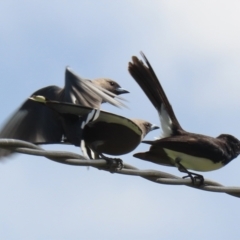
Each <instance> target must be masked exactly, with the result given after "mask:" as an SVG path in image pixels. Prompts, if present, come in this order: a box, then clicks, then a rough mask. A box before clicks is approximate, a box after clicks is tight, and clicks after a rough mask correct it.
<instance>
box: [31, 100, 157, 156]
mask: <svg viewBox="0 0 240 240" xmlns="http://www.w3.org/2000/svg"><path fill="white" fill-rule="evenodd" d="M31 99H32V100H34V101H37V102H39V103H43V104H45V105H46V107H48V108H50V109H52V110H54V111H55V112H56V113H57V114H59V116H60V118H61V120H62V124H63V129H64V130H63V132H62V134H63V137H62V143H71V144H73V145H75V146H78V147H79V146H81V148H82V151H83V152H84V154H85V155H87V156H88V157H89V158H91V159H98V158H99V157H101V158H104V159H106V160H108V159H110V158H108V157H106V156H104V155H103V154H109V155H115V156H116V155H123V154H126V153H129V152H131V151H133V150H134V149H135V148H136V147H137V146H138V145H139V143H140V142H141V141H142V140H143V138H144V137H145V136H146V135H147V134H148V133H149V132H150V131H152V130H155V129H159V127H158V126H155V125H153V124H151V123H149V122H147V121H145V120H141V119H128V118H125V117H122V116H119V115H116V114H113V113H110V112H106V111H99V109H93V108H89V107H83V106H80V105H77V104H70V103H63V102H58V101H50V100H48V99H46V98H44V97H42V96H35V97H32V98H31ZM95 114H97V115H98V116H97V117H96V118H95ZM86 118H88V119H91V118H93V121H88V122H87V123H86V124H82V123H83V122H84V121H85V119H86ZM45 143H48V142H45ZM51 143H52V142H51ZM55 143H60V141H59V142H55Z"/></svg>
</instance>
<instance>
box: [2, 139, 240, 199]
mask: <svg viewBox="0 0 240 240" xmlns="http://www.w3.org/2000/svg"><path fill="white" fill-rule="evenodd" d="M0 148H4V149H7V150H10V151H12V152H18V153H24V154H29V155H35V156H42V157H45V158H48V159H49V160H52V161H55V162H58V163H62V164H68V165H75V166H90V167H94V168H97V169H99V170H104V171H108V172H111V173H118V174H124V175H132V176H139V177H142V178H144V179H146V180H149V181H152V182H155V183H160V184H168V185H185V186H187V187H192V188H196V189H200V190H204V191H209V192H221V193H226V194H229V195H231V196H234V197H238V198H240V187H225V186H223V185H221V184H220V183H217V182H214V181H212V180H208V179H205V180H204V185H201V186H197V185H193V184H192V181H191V179H182V178H180V177H178V176H175V175H172V174H169V173H166V172H162V171H158V170H140V169H138V168H136V167H134V166H131V165H129V164H127V163H123V168H122V169H118V168H117V166H118V165H117V161H116V163H115V166H114V163H113V165H111V168H109V163H108V162H107V161H106V160H104V159H97V160H90V159H88V158H86V157H84V156H82V155H79V154H76V153H71V152H67V151H47V150H44V149H43V148H41V147H39V146H38V145H35V144H32V143H29V142H25V141H21V140H16V139H0Z"/></svg>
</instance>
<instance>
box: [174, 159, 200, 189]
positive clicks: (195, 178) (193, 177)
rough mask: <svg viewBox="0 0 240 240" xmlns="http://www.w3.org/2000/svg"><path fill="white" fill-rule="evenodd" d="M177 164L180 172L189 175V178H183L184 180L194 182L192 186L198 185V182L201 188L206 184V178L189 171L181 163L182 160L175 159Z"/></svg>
mask: <svg viewBox="0 0 240 240" xmlns="http://www.w3.org/2000/svg"><path fill="white" fill-rule="evenodd" d="M175 162H176V164H177V166H178V170H179V171H180V172H183V173H187V174H188V175H187V176H183V177H182V178H188V177H189V178H191V180H192V184H193V185H196V183H197V182H199V186H201V185H203V183H204V177H203V176H202V175H200V174H197V173H193V172H190V171H188V170H187V169H186V168H185V167H184V166H183V165H182V164H181V163H180V162H181V159H180V158H176V159H175Z"/></svg>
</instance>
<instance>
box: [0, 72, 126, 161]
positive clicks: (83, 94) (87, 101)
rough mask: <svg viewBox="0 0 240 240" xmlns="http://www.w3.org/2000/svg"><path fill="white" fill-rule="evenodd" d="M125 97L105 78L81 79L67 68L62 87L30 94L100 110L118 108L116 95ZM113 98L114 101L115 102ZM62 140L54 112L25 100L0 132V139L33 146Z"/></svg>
mask: <svg viewBox="0 0 240 240" xmlns="http://www.w3.org/2000/svg"><path fill="white" fill-rule="evenodd" d="M123 93H128V91H127V90H125V89H123V88H121V87H120V85H119V84H118V83H117V82H115V81H113V80H111V79H107V78H99V79H95V80H92V81H90V80H88V79H83V78H81V77H79V76H78V75H76V74H75V73H74V72H73V71H72V70H71V69H70V68H66V72H65V86H64V87H63V88H60V87H57V86H48V87H45V88H42V89H39V90H37V91H36V92H34V93H33V94H32V96H34V95H43V96H45V97H46V98H48V99H51V100H56V101H62V102H69V103H74V104H79V105H82V106H87V107H91V108H100V105H101V103H103V102H109V103H111V104H113V105H115V106H117V107H121V106H123V105H124V104H123V103H121V101H120V100H121V99H122V98H120V97H118V96H117V95H119V94H123ZM114 97H115V98H114ZM61 137H62V124H61V121H60V119H59V116H58V115H57V114H56V112H54V111H52V110H51V109H49V108H47V107H46V106H44V105H41V104H38V103H36V102H34V101H31V100H29V99H28V100H26V101H25V102H24V103H23V104H22V106H21V107H20V108H19V109H18V110H17V111H16V112H15V113H14V114H13V115H12V116H11V117H10V119H9V120H8V121H7V122H6V124H5V126H3V128H2V129H1V131H0V138H14V139H20V140H25V141H29V142H32V143H43V142H57V141H60V139H61ZM9 153H10V152H9V151H8V150H4V149H0V157H1V156H5V155H8V154H9Z"/></svg>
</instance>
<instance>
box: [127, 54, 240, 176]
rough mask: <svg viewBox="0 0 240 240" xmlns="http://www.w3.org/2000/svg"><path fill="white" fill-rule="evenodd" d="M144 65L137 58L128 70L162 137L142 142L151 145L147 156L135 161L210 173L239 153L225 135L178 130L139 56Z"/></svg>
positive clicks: (162, 94) (148, 67) (236, 144)
mask: <svg viewBox="0 0 240 240" xmlns="http://www.w3.org/2000/svg"><path fill="white" fill-rule="evenodd" d="M142 56H143V58H144V60H145V62H146V65H145V64H144V63H143V62H142V61H140V60H139V59H138V58H137V57H132V62H130V63H129V67H128V70H129V72H130V74H131V75H132V77H133V78H134V79H135V80H136V82H137V83H138V84H139V86H140V87H141V88H142V90H143V91H144V92H145V94H146V95H147V97H148V98H149V100H150V101H151V102H152V104H153V106H154V107H155V108H156V110H157V112H158V114H159V117H160V122H161V126H162V131H163V134H162V136H160V139H158V140H155V141H144V142H145V143H148V144H150V145H151V147H150V150H149V151H147V152H142V153H136V154H134V156H135V157H137V158H140V159H143V160H147V161H151V162H154V163H157V164H162V165H167V166H175V167H178V168H179V170H180V171H182V172H186V173H188V174H189V176H190V177H191V179H192V180H194V179H193V176H197V177H202V176H201V175H198V174H194V173H191V172H189V171H188V170H187V169H192V170H196V171H212V170H216V169H219V168H221V167H223V166H225V165H226V164H228V163H229V162H230V161H232V160H233V159H234V158H236V157H237V156H238V155H239V153H240V142H239V140H238V139H237V138H235V137H234V136H232V135H228V134H221V135H220V136H218V137H216V138H213V137H209V136H205V135H201V134H195V133H189V132H186V131H185V130H183V129H182V127H181V126H180V124H179V122H178V120H177V118H176V116H175V114H174V111H173V109H172V106H171V104H170V103H169V101H168V99H167V96H166V94H165V92H164V90H163V88H162V86H161V84H160V82H159V80H158V78H157V76H156V74H155V73H154V71H153V69H152V67H151V65H150V63H149V62H148V60H147V58H146V57H145V56H144V55H143V54H142Z"/></svg>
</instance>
